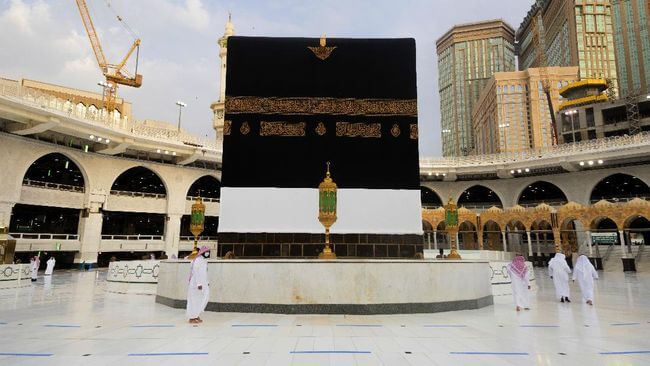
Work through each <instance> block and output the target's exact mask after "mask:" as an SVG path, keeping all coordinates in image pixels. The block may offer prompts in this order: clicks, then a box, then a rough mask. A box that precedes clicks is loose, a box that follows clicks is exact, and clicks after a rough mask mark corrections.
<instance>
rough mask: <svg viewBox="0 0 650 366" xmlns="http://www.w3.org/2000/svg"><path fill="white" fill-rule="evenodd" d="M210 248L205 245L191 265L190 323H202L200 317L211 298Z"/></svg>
mask: <svg viewBox="0 0 650 366" xmlns="http://www.w3.org/2000/svg"><path fill="white" fill-rule="evenodd" d="M207 258H210V248H208V247H206V246H203V247H201V249H200V250H199V252H198V254H197V255H196V258H194V260H193V261H192V265H191V267H190V283H189V286H188V287H187V310H186V312H185V314H186V316H187V318H188V319H189V321H190V323H193V324H194V323H201V322H203V320H201V318H200V317H199V316H200V315H201V313H202V312H203V311H204V310H205V307H206V306H207V305H208V300H209V299H210V284H209V283H208V260H207Z"/></svg>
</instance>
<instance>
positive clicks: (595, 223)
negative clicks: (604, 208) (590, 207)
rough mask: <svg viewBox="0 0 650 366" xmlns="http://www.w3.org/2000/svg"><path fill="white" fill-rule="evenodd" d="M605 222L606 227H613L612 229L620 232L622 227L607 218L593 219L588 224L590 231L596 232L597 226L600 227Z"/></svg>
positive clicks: (598, 217)
mask: <svg viewBox="0 0 650 366" xmlns="http://www.w3.org/2000/svg"><path fill="white" fill-rule="evenodd" d="M604 222H607V223H608V224H609V225H608V226H613V228H612V229H616V230H617V231H618V230H622V227H620V226H619V225H618V224H617V223H616V220H614V219H613V218H611V217H608V216H597V217H594V218H593V219H592V220H591V222H590V223H589V228H590V230H592V231H595V230H598V226H600V225H601V224H602V223H604Z"/></svg>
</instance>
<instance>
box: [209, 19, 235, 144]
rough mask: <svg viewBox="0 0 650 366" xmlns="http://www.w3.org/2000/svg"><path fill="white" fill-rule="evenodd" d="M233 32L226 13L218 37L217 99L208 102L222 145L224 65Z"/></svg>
mask: <svg viewBox="0 0 650 366" xmlns="http://www.w3.org/2000/svg"><path fill="white" fill-rule="evenodd" d="M234 34H235V28H234V26H233V24H232V17H231V16H230V14H228V22H227V23H226V30H225V32H224V33H223V36H222V37H221V38H219V41H218V44H219V58H220V59H221V67H220V70H219V72H220V73H221V80H220V84H219V88H220V89H219V100H218V101H216V102H214V103H212V104H210V109H212V111H213V113H214V120H213V124H212V127H213V128H214V130H215V131H216V133H217V145H218V146H220V147H221V146H223V124H224V117H225V115H226V65H227V57H228V37H230V36H232V35H234Z"/></svg>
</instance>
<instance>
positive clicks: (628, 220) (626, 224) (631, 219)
mask: <svg viewBox="0 0 650 366" xmlns="http://www.w3.org/2000/svg"><path fill="white" fill-rule="evenodd" d="M638 219H643V220H646V221H649V222H650V220H649V219H648V218H647V217H645V216H644V215H632V216H629V217H627V218H626V219H625V221H624V224H623V228H624V229H628V228H629V227H630V226H631V225H632V223H633V222H634V221H636V220H638Z"/></svg>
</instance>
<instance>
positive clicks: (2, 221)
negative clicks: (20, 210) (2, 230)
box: [0, 201, 16, 228]
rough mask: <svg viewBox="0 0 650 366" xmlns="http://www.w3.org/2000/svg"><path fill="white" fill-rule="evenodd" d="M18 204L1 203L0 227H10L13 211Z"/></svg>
mask: <svg viewBox="0 0 650 366" xmlns="http://www.w3.org/2000/svg"><path fill="white" fill-rule="evenodd" d="M15 204H16V202H6V201H2V202H0V227H7V228H8V227H9V225H10V224H11V211H12V210H13V208H14V205H15Z"/></svg>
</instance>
